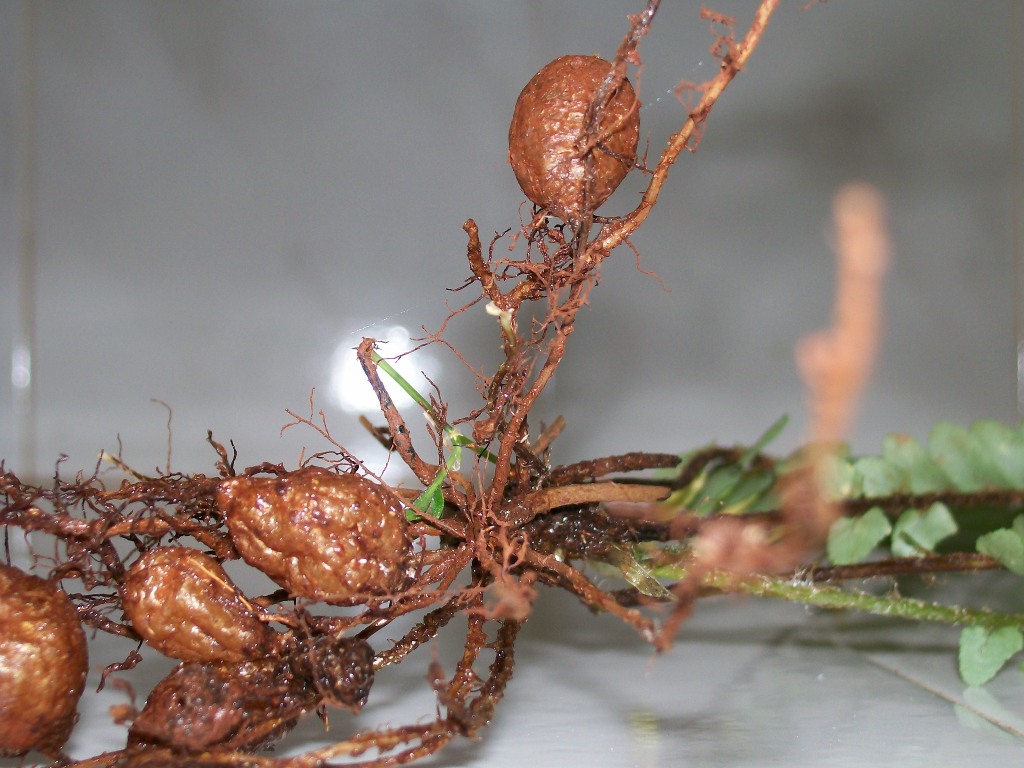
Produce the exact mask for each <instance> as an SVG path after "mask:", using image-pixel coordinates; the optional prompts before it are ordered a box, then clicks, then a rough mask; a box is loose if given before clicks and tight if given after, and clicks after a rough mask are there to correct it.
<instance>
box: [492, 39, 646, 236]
mask: <svg viewBox="0 0 1024 768" xmlns="http://www.w3.org/2000/svg"><path fill="white" fill-rule="evenodd" d="M611 71H612V64H611V63H610V62H607V61H605V60H604V59H602V58H600V57H598V56H562V57H560V58H557V59H555V60H554V61H552V62H551V63H550V64H548V65H547V66H545V67H544V68H543V69H542V70H541V71H540V72H538V73H537V74H536V75H534V77H533V79H532V80H530V82H529V83H527V84H526V87H525V88H524V89H523V92H522V93H521V94H519V100H518V101H517V102H516V108H515V112H514V113H513V115H512V124H511V125H510V126H509V129H508V159H509V162H510V163H511V164H512V170H513V171H514V172H515V174H516V179H517V180H518V181H519V186H520V187H522V188H523V192H525V193H526V196H527V197H528V198H530V200H532V201H533V202H534V203H535V204H536V205H538V206H540V207H541V208H543V209H546V210H548V211H550V212H551V213H553V214H555V215H556V216H558V217H559V218H561V219H563V220H564V221H580V220H581V219H582V218H584V217H585V216H587V215H589V214H590V213H592V212H593V211H594V210H595V209H596V208H598V207H599V206H600V205H601V204H602V203H603V202H604V201H605V200H607V199H608V198H609V197H610V196H611V194H612V192H614V191H615V188H616V187H617V186H619V184H620V183H621V182H622V180H623V179H624V178H625V177H626V174H627V173H629V171H630V169H631V168H632V167H633V164H634V162H635V161H636V147H637V142H638V141H639V138H640V103H639V101H638V100H637V97H636V94H635V93H634V91H633V86H632V85H631V84H630V82H629V80H628V79H626V78H623V79H622V80H621V81H620V83H619V84H618V86H617V87H616V88H615V89H614V90H613V91H611V92H610V94H609V96H608V98H607V99H606V100H605V102H604V103H603V104H599V105H596V106H597V112H596V114H597V115H598V116H599V117H600V122H599V123H598V124H597V130H596V135H595V136H587V135H586V133H587V126H586V122H587V116H588V111H590V109H591V105H592V104H593V102H594V99H595V98H596V97H597V96H598V92H599V90H600V88H601V85H602V83H604V81H605V79H606V78H607V77H608V76H609V74H610V73H611ZM613 84H614V83H613ZM588 145H589V146H588ZM588 157H589V158H591V163H590V164H591V165H592V168H593V172H592V176H591V178H590V179H588V177H587V165H588V162H587V158H588ZM588 181H589V184H588Z"/></svg>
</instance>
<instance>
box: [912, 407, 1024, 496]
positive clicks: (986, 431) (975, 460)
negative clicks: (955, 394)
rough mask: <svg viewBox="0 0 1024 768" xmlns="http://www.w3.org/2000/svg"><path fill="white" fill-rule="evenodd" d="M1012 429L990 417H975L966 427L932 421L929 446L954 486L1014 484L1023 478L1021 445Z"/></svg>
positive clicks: (973, 488) (966, 489) (968, 488)
mask: <svg viewBox="0 0 1024 768" xmlns="http://www.w3.org/2000/svg"><path fill="white" fill-rule="evenodd" d="M1018 442H1019V441H1018V440H1017V439H1016V436H1015V435H1014V434H1013V431H1012V430H1009V429H1006V428H1004V427H1003V426H1002V425H1000V424H998V423H997V422H993V421H978V422H975V423H974V424H972V425H971V428H970V429H969V430H965V429H963V428H961V427H957V426H954V425H952V424H948V423H945V422H943V423H940V424H937V425H935V428H934V429H933V430H932V434H931V436H930V437H929V439H928V450H929V451H930V452H931V455H932V458H933V459H934V460H935V463H936V464H938V465H939V467H941V468H942V471H943V472H945V473H946V476H947V477H949V479H950V482H951V483H952V484H953V487H954V488H956V489H957V490H960V491H964V492H967V493H970V492H973V491H980V490H984V489H986V488H1011V487H1012V488H1016V487H1020V485H1021V483H1022V482H1024V477H1022V475H1021V471H1022V469H1024V446H1020V445H1018Z"/></svg>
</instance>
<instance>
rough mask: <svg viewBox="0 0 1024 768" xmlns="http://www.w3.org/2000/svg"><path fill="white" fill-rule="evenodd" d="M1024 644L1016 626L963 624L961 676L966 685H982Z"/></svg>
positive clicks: (1023, 639)
mask: <svg viewBox="0 0 1024 768" xmlns="http://www.w3.org/2000/svg"><path fill="white" fill-rule="evenodd" d="M1022 648H1024V635H1021V632H1020V630H1019V629H1017V628H1016V627H1000V628H998V629H989V628H987V627H964V630H963V631H962V632H961V633H960V653H959V657H960V659H959V660H960V677H962V678H963V681H964V682H965V683H967V684H968V685H984V684H985V683H987V682H988V681H989V680H991V679H992V678H993V677H995V676H996V673H997V672H999V670H1000V669H1002V668H1003V666H1004V665H1005V664H1006V662H1008V661H1009V660H1010V657H1011V656H1013V655H1014V654H1015V653H1017V652H1018V651H1020V650H1021V649H1022Z"/></svg>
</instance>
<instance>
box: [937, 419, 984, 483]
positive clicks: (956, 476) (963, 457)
mask: <svg viewBox="0 0 1024 768" xmlns="http://www.w3.org/2000/svg"><path fill="white" fill-rule="evenodd" d="M969 445H970V439H969V438H968V436H967V430H965V429H964V428H963V427H959V426H957V425H955V424H950V423H949V422H945V421H943V422H940V423H938V424H936V425H935V426H934V427H933V428H932V432H931V435H929V437H928V452H929V453H930V454H931V455H932V458H933V459H934V460H935V463H936V464H938V465H939V467H940V468H941V469H942V471H943V472H944V473H945V474H946V477H948V478H949V481H950V483H951V484H952V485H953V487H954V488H956V489H957V490H959V491H965V492H970V491H977V490H981V489H982V488H984V487H985V485H984V483H983V482H982V481H981V479H980V478H979V477H978V476H977V474H976V473H975V471H974V468H973V467H972V466H971V463H970V461H969V459H968V454H969V452H970V450H969Z"/></svg>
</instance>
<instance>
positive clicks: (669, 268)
mask: <svg viewBox="0 0 1024 768" xmlns="http://www.w3.org/2000/svg"><path fill="white" fill-rule="evenodd" d="M699 5H700V4H699V3H696V2H678V3H669V2H666V3H665V7H664V8H663V9H662V11H661V14H660V17H659V18H658V20H657V22H656V24H655V27H654V30H653V32H652V33H651V35H650V37H649V38H648V40H647V41H646V42H645V43H644V47H643V55H644V59H645V61H646V62H647V66H646V69H645V70H644V74H643V81H642V85H641V93H642V97H643V98H644V99H645V100H646V102H647V104H648V106H647V107H646V108H645V110H644V113H643V126H642V129H643V131H644V135H645V136H649V138H650V152H651V157H654V156H655V155H656V154H657V153H658V152H659V151H660V149H661V147H662V146H663V145H664V142H665V140H666V138H667V136H668V134H669V133H670V132H671V131H672V130H674V129H675V128H676V127H678V125H679V124H680V122H681V119H682V117H681V116H682V112H683V110H682V108H681V107H680V106H679V104H678V103H677V102H676V101H675V100H674V98H673V96H672V95H671V93H669V91H670V90H671V89H672V87H673V86H674V85H675V84H676V83H677V82H679V81H680V80H694V81H696V80H702V79H705V78H706V77H708V76H709V74H710V72H711V70H712V69H713V68H714V61H713V59H712V58H711V57H710V56H709V54H708V47H709V44H710V35H709V31H708V24H707V23H706V22H704V21H701V20H700V19H699V17H698V10H699ZM802 5H803V4H802V3H799V2H788V3H786V4H784V7H783V8H782V9H781V10H780V11H779V13H778V14H777V17H776V18H775V20H774V21H773V22H772V25H771V27H770V28H769V30H768V32H767V34H766V35H765V37H764V40H763V43H762V45H761V48H760V49H759V50H758V51H757V53H756V54H755V55H754V58H753V60H752V62H751V64H750V66H749V68H748V71H747V72H745V73H743V75H742V76H741V77H740V78H739V79H738V81H737V82H736V83H735V85H734V86H733V87H732V88H730V90H729V91H728V92H727V93H726V95H725V97H724V98H723V99H722V101H721V102H720V104H719V105H718V107H717V108H716V109H715V111H714V112H713V114H712V116H711V119H710V121H709V122H708V125H707V131H706V135H705V138H704V141H703V143H702V144H701V146H700V149H699V151H698V153H697V154H696V156H693V157H684V158H683V159H682V161H681V162H680V163H679V164H678V166H677V168H676V170H675V172H674V175H673V177H672V178H671V180H670V182H669V185H668V187H667V190H666V192H665V194H664V195H663V201H662V203H660V205H659V207H658V209H656V210H655V212H654V214H653V215H652V217H651V219H650V221H649V222H648V223H647V224H646V225H645V226H644V227H643V228H642V230H641V232H640V234H639V235H638V236H637V237H636V238H635V244H636V246H637V248H638V249H639V251H640V253H641V254H642V257H643V267H644V268H645V269H648V270H653V271H655V272H656V273H657V274H658V275H659V276H660V278H661V280H662V281H663V282H664V284H665V286H667V288H668V290H667V291H666V290H664V289H663V288H662V287H661V285H659V283H658V282H657V281H656V280H654V279H652V278H650V277H648V276H646V275H644V274H643V273H641V272H639V271H638V270H637V269H636V266H635V263H634V257H633V255H632V254H631V253H630V252H629V251H628V250H625V249H623V250H622V251H621V252H620V253H617V254H616V255H615V257H614V258H613V259H612V260H611V261H610V262H609V263H608V265H607V267H606V268H605V271H604V280H603V281H602V284H601V286H600V288H599V289H598V290H597V291H595V292H594V294H593V300H592V306H591V308H590V310H589V311H588V312H586V313H585V316H584V317H583V318H582V320H581V322H580V323H579V325H578V331H577V333H576V334H575V335H574V337H573V339H572V347H571V351H570V355H569V357H568V360H567V362H566V363H565V365H564V367H563V368H562V369H561V372H560V374H559V377H558V381H557V386H556V389H555V391H554V392H553V394H552V396H551V397H550V398H549V399H548V400H547V401H546V403H545V413H544V416H545V417H546V418H547V419H548V420H550V418H552V417H553V416H554V415H555V414H558V413H561V414H564V415H565V416H566V418H567V420H568V425H569V426H568V429H567V430H566V431H565V433H564V436H563V437H562V438H561V439H560V441H559V443H558V445H557V450H556V456H555V458H556V460H557V461H570V460H576V459H581V458H586V457H590V456H594V455H603V454H608V453H611V452H616V451H625V450H635V449H644V448H647V449H657V450H680V451H681V450H685V449H688V448H691V447H694V446H696V445H699V444H703V443H705V442H708V441H711V440H718V441H721V442H732V441H743V440H750V439H752V438H753V437H755V436H756V435H757V434H758V433H759V432H760V431H761V430H762V429H763V428H764V427H765V426H766V425H767V424H769V423H770V422H771V421H772V420H774V419H775V418H776V417H777V416H778V415H780V414H781V413H784V412H787V413H790V414H792V415H793V416H794V425H793V426H792V427H791V428H790V430H789V431H788V433H787V437H786V438H785V439H784V440H783V441H782V445H792V444H794V443H795V442H796V441H797V440H798V439H799V437H800V435H801V425H802V424H803V417H802V407H803V405H802V393H801V390H800V386H799V382H798V379H797V377H796V375H795V372H794V368H793V364H792V354H791V350H792V345H793V343H794V341H795V340H796V339H797V338H798V337H799V336H800V335H801V334H803V333H806V332H807V331H810V330H813V329H815V328H817V327H819V326H820V325H822V324H823V323H824V322H825V321H826V320H827V318H828V312H829V303H830V294H831V289H832V274H833V272H832V262H831V254H830V252H829V249H828V247H827V233H828V226H829V197H830V195H831V193H832V191H833V189H834V188H835V187H836V186H837V185H838V184H841V183H843V182H844V181H847V180H849V179H854V178H864V179H867V180H870V181H873V182H875V183H876V184H878V185H879V186H880V187H882V189H883V190H884V191H885V192H886V193H887V195H888V196H889V199H890V201H891V205H892V223H893V235H894V238H895V241H896V246H897V254H896V260H895V265H894V268H893V270H892V276H891V282H890V285H889V288H888V311H889V317H888V322H887V325H888V335H887V338H886V342H885V349H884V355H883V359H882V361H881V365H880V368H879V371H878V375H877V377H876V379H875V381H874V383H873V385H872V388H871V391H870V393H869V396H868V399H867V402H866V404H865V407H864V409H863V413H862V418H861V420H860V422H859V425H858V427H857V429H856V432H855V433H854V435H853V438H854V442H855V446H856V447H857V448H859V449H861V450H872V449H874V448H875V447H877V445H878V442H879V440H880V438H881V436H882V435H884V434H885V433H886V432H889V431H894V430H902V431H908V432H910V433H912V434H915V435H917V436H919V437H921V436H924V435H926V433H927V430H928V428H929V426H930V425H931V424H932V423H933V422H934V421H936V420H938V419H952V420H955V421H958V422H968V421H970V420H972V419H976V418H981V417H994V418H998V419H1004V420H1013V419H1015V418H1016V400H1015V397H1016V395H1015V335H1014V303H1015V287H1014V286H1015V279H1016V277H1015V272H1014V266H1013V264H1014V258H1013V253H1012V250H1013V249H1012V244H1011V211H1012V207H1013V205H1014V202H1013V198H1012V194H1011V193H1012V188H1013V181H1014V178H1013V166H1012V155H1011V122H1010V108H1011V88H1012V87H1013V86H1012V83H1011V71H1010V70H1011V64H1012V62H1011V55H1010V52H1011V46H1012V44H1013V40H1012V27H1013V18H1012V14H1011V3H1009V2H1003V3H996V2H993V3H991V4H987V5H986V10H985V12H981V11H980V10H978V6H975V5H973V4H969V3H962V2H956V1H955V0H948V1H946V2H935V0H927V1H924V0H922V1H919V2H914V1H912V0H907V1H905V2H900V3H889V2H860V1H858V2H831V3H826V4H821V5H817V6H813V7H810V8H809V9H807V10H801V6H802ZM638 6H639V3H637V2H635V0H634V1H633V2H623V1H622V0H615V1H614V2H612V1H611V0H608V1H606V2H587V3H568V2H541V1H539V0H536V1H534V2H520V3H515V2H511V3H469V2H425V3H388V2H374V3H349V2H335V3H303V2H296V3H276V2H247V3H237V2H210V0H194V1H188V2H174V3H167V2H142V1H140V0H131V1H125V2H118V1H111V0H105V1H104V2H92V1H90V0H80V1H79V2H74V3H66V2H50V1H49V0H40V1H39V2H37V3H36V8H37V14H38V36H39V37H38V41H39V50H38V99H39V106H38V134H37V142H38V170H39V177H38V178H39V192H38V235H39V240H38V242H39V248H38V260H37V266H36V270H37V280H38V283H37V286H38V287H37V292H36V301H37V310H38V316H37V319H36V323H37V346H36V349H35V365H34V376H35V378H34V385H35V386H34V395H35V398H36V404H37V412H36V428H37V433H36V436H37V440H36V450H35V455H34V457H33V460H34V463H35V465H36V468H38V469H39V470H41V471H42V472H43V473H44V474H45V473H49V472H50V470H51V467H52V463H53V461H54V460H55V459H56V457H57V456H58V455H59V454H61V453H66V454H69V455H70V462H69V465H70V466H75V467H78V466H85V467H91V466H92V464H93V462H94V461H95V456H96V453H97V451H98V450H99V449H100V448H106V449H116V447H117V437H118V436H120V438H121V440H122V442H123V446H124V456H125V459H126V460H128V461H129V462H130V463H132V464H135V465H137V466H139V467H142V468H146V469H148V468H150V467H152V466H154V465H157V464H161V465H162V464H163V463H164V461H165V453H166V442H167V440H166V430H165V421H166V413H165V412H164V410H163V408H162V407H161V406H159V405H157V404H154V403H153V402H151V399H153V398H156V399H159V400H162V401H164V402H166V403H168V404H169V405H170V406H171V407H172V408H173V414H174V416H173V418H174V421H173V437H174V444H173V451H174V454H173V465H174V467H175V468H177V469H181V470H186V471H196V470H200V471H206V470H209V469H210V468H211V467H212V461H213V459H214V456H213V454H212V452H211V451H210V450H209V449H208V448H207V446H206V445H205V443H204V437H205V434H206V430H207V429H212V430H213V431H214V435H215V437H219V438H221V439H223V440H227V439H229V438H230V439H234V440H235V442H236V444H237V446H238V448H239V450H240V453H241V458H240V463H241V464H245V463H255V462H257V461H260V460H264V459H268V460H274V461H277V460H281V461H285V462H286V463H288V464H294V462H295V461H296V460H297V458H298V452H299V449H300V447H301V446H302V445H308V446H309V447H310V448H311V449H313V450H316V449H319V448H322V447H324V444H323V443H322V441H320V440H319V438H317V437H316V435H314V434H312V433H310V432H302V433H300V432H299V431H295V430H293V431H290V432H288V433H286V435H285V437H284V438H281V437H279V434H278V432H279V429H280V427H281V426H282V425H283V424H284V423H285V422H286V421H287V420H288V418H287V416H286V415H285V414H284V409H285V408H292V409H297V410H304V409H305V408H306V407H307V397H308V395H309V392H310V390H311V389H312V388H313V387H316V388H317V391H318V396H317V404H318V407H324V408H325V409H326V412H327V416H328V419H329V422H330V424H331V425H332V428H333V430H334V431H335V433H336V435H337V436H338V437H339V439H341V441H342V442H344V443H346V444H347V445H348V446H350V447H351V448H353V449H354V450H357V451H364V450H368V451H370V453H369V455H370V457H371V458H372V459H374V460H379V459H381V458H382V456H381V454H380V453H379V452H373V449H372V448H370V449H368V448H367V447H366V446H367V445H368V441H367V440H366V438H364V436H363V434H362V431H361V430H360V429H359V427H358V426H357V425H356V423H355V417H354V416H352V415H350V414H346V413H343V412H341V411H340V410H339V409H338V408H337V407H336V406H335V405H333V403H332V401H331V399H330V397H329V396H328V389H329V386H330V364H331V362H330V361H331V355H332V352H333V350H334V349H335V347H337V346H339V345H341V346H343V347H344V346H345V345H347V346H355V344H356V343H357V342H358V340H359V338H360V336H361V335H363V334H367V335H382V334H383V332H384V330H385V328H386V326H388V325H389V324H394V323H399V324H401V325H403V326H405V327H406V328H408V329H409V330H410V331H411V332H413V333H416V332H418V329H419V327H420V326H421V325H426V326H427V327H428V328H431V329H433V328H436V327H437V326H438V324H439V323H440V321H441V320H442V319H443V317H444V315H445V311H446V310H445V304H444V302H445V301H446V300H448V301H452V302H458V301H459V300H460V299H461V298H462V295H461V294H454V295H452V294H448V293H445V291H444V289H445V288H446V287H454V286H458V285H459V284H460V283H461V282H462V281H463V279H464V277H465V276H466V274H467V267H466V264H465V259H464V254H465V239H464V234H463V232H462V229H461V225H462V222H463V221H464V220H465V219H466V218H467V217H469V216H472V217H474V218H475V219H476V220H477V222H478V223H479V225H480V228H481V230H482V231H483V232H484V233H489V232H492V231H494V230H503V229H505V228H506V227H509V226H514V225H515V224H516V223H517V221H518V216H519V213H518V209H519V206H520V203H521V202H522V201H523V196H522V194H521V192H520V191H519V189H518V187H517V186H516V183H515V180H514V178H513V176H512V173H511V171H510V169H509V167H508V165H507V162H506V159H505V152H506V130H507V124H508V120H509V117H510V114H511V110H512V106H513V104H514V102H515V98H516V96H517V95H518V92H519V90H520V88H521V87H522V86H523V84H525V82H526V81H527V80H528V79H529V78H530V76H531V75H532V74H533V73H534V72H535V71H536V70H537V69H538V68H539V67H540V66H541V65H542V64H544V63H545V62H546V61H548V60H549V59H551V58H553V57H554V56H556V55H560V54H564V53H570V52H585V53H589V52H596V53H601V54H604V55H610V54H611V53H613V52H614V50H615V47H616V45H617V44H618V42H619V40H620V38H621V36H622V34H623V33H624V31H625V29H626V23H625V21H624V16H625V14H626V13H628V12H632V11H634V10H636V9H637V8H638ZM716 7H718V8H720V9H721V10H726V11H729V10H735V11H736V12H737V13H738V15H740V18H741V25H742V24H743V22H745V21H746V20H747V19H748V18H749V11H750V8H751V7H752V5H751V4H750V3H743V2H733V3H718V4H716ZM20 24H21V15H20V4H17V3H5V4H3V5H0V36H2V37H0V56H2V67H0V70H2V74H0V110H2V112H0V145H2V146H3V148H4V153H3V160H2V162H0V174H2V175H0V253H2V254H3V255H2V257H0V307H2V308H0V327H3V328H13V327H14V325H15V319H16V312H17V301H16V296H15V290H14V284H15V253H16V248H17V242H18V231H17V226H16V222H17V215H18V209H19V201H18V196H17V190H16V187H15V161H14V158H15V139H16V126H17V110H18V87H19V80H18V67H19V30H20ZM1018 42H1019V41H1018ZM1016 87H1017V88H1018V89H1020V83H1019V81H1018V83H1017V86H1016ZM1016 130H1017V132H1018V135H1019V134H1020V132H1021V130H1022V129H1021V127H1020V125H1019V124H1018V126H1017V129H1016ZM1018 140H1019V139H1018ZM1017 162H1018V163H1019V156H1018V158H1017ZM1018 173H1019V165H1018ZM638 182H639V179H637V180H636V181H635V183H633V184H632V186H631V188H624V189H623V190H622V191H620V193H619V194H618V195H617V196H616V197H615V198H613V200H612V201H611V202H610V203H609V204H608V205H607V206H606V208H605V211H606V212H622V211H625V210H627V209H628V206H630V204H631V202H632V201H633V200H635V194H636V191H637V189H638V188H639V186H638ZM1017 183H1018V185H1019V184H1020V178H1019V176H1018V178H1017ZM628 186H629V185H627V187H628ZM1016 205H1017V206H1018V209H1019V207H1020V205H1021V204H1020V200H1019V199H1018V200H1017V202H1016ZM448 338H449V340H450V341H452V342H453V343H454V344H456V345H457V346H458V347H459V348H460V349H462V350H463V351H464V352H465V353H466V354H467V356H468V357H469V358H470V359H471V360H472V361H473V362H474V363H476V364H479V365H490V366H493V362H494V360H495V355H496V348H497V335H496V327H495V326H494V325H493V321H491V320H489V319H487V318H486V317H485V316H484V315H483V313H482V310H480V311H477V312H475V314H473V315H471V316H470V315H466V316H464V317H462V318H460V319H459V320H458V321H456V323H455V324H454V325H453V326H452V328H451V331H450V333H449V334H448ZM11 343H12V334H10V333H2V334H0V354H2V355H3V359H4V360H7V359H9V352H10V345H11ZM432 370H433V371H434V375H435V376H436V381H437V383H438V384H439V386H440V387H441V388H442V392H443V393H444V394H445V395H446V396H447V397H448V399H449V401H450V405H451V411H452V413H453V414H461V413H465V412H467V411H468V410H470V409H471V408H472V407H474V406H475V405H476V404H477V402H478V401H477V400H476V398H475V395H474V393H473V390H472V386H471V381H470V379H469V377H468V376H467V375H466V372H465V371H464V370H463V369H461V368H460V366H459V365H458V364H456V363H455V362H454V361H453V359H452V358H451V357H448V356H444V355H443V354H442V355H441V359H440V362H439V363H435V364H434V367H433V368H432ZM11 403H12V394H11V391H10V382H9V377H8V376H7V375H6V374H5V375H4V376H3V377H2V383H0V455H2V456H6V457H8V460H9V461H10V462H11V464H14V462H15V461H17V460H21V461H24V460H25V457H22V456H17V455H16V454H17V448H16V444H15V441H16V439H17V436H16V434H15V427H14V423H13V417H12V407H11ZM422 444H424V445H425V443H422ZM15 468H17V466H16V465H15Z"/></svg>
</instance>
